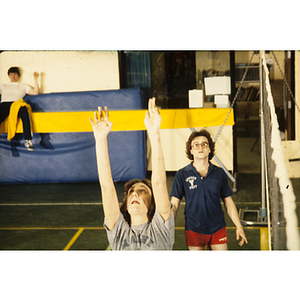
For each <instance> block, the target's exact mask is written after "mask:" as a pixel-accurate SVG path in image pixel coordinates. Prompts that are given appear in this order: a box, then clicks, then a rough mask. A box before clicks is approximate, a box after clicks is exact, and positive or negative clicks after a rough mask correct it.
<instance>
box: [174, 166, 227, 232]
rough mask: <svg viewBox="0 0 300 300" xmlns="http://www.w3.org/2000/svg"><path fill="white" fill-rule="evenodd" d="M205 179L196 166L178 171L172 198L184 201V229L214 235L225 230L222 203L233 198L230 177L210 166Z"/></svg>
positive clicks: (220, 169) (217, 168)
mask: <svg viewBox="0 0 300 300" xmlns="http://www.w3.org/2000/svg"><path fill="white" fill-rule="evenodd" d="M209 164H210V165H209V168H208V172H207V175H206V177H204V178H202V177H201V175H200V174H199V173H198V172H197V170H196V168H195V167H194V166H193V162H192V163H190V164H189V165H187V166H186V167H184V168H182V169H180V170H178V171H177V173H176V175H175V178H174V182H173V185H172V189H171V193H170V196H171V197H176V198H178V199H180V200H181V199H182V198H183V197H185V202H186V206H185V211H184V214H185V229H186V230H191V231H195V232H198V233H203V234H213V233H215V232H217V231H218V230H220V229H221V228H223V227H225V226H226V223H225V218H224V212H223V210H222V206H221V199H224V198H226V197H229V196H231V195H232V191H231V189H230V187H229V185H228V179H227V176H226V174H225V172H224V170H223V169H222V168H219V167H217V166H215V165H213V164H212V163H209Z"/></svg>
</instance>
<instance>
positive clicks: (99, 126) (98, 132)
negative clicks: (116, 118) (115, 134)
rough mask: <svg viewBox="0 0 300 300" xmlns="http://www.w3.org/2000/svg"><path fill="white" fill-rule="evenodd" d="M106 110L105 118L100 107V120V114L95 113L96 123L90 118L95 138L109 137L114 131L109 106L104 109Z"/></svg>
mask: <svg viewBox="0 0 300 300" xmlns="http://www.w3.org/2000/svg"><path fill="white" fill-rule="evenodd" d="M104 110H105V117H103V111H102V108H101V107H100V106H99V107H98V111H99V115H100V120H99V118H98V114H97V112H96V111H95V112H94V119H95V122H94V121H93V120H92V119H91V118H90V122H91V124H92V126H93V130H94V136H95V138H96V139H97V138H101V137H107V135H108V134H109V133H110V131H111V129H112V122H110V121H109V114H108V108H107V106H105V107H104Z"/></svg>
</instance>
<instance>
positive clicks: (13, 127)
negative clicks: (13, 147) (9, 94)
mask: <svg viewBox="0 0 300 300" xmlns="http://www.w3.org/2000/svg"><path fill="white" fill-rule="evenodd" d="M22 106H25V107H26V108H27V110H28V114H29V118H31V107H30V105H29V104H27V103H26V102H24V100H23V99H20V100H18V101H15V102H14V103H13V104H12V105H11V107H10V111H9V116H8V118H7V121H8V131H7V139H8V140H9V141H10V140H11V139H12V138H13V137H14V136H15V134H16V131H17V127H18V122H19V120H20V119H19V118H18V113H19V110H20V108H21V107H22Z"/></svg>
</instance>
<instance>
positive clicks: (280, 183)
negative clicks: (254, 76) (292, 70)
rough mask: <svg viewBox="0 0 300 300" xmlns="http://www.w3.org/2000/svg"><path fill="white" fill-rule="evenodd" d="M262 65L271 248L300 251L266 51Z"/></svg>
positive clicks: (264, 193) (264, 183)
mask: <svg viewBox="0 0 300 300" xmlns="http://www.w3.org/2000/svg"><path fill="white" fill-rule="evenodd" d="M260 64H261V69H260V72H261V74H260V75H261V76H260V77H261V171H262V173H261V175H262V197H263V199H262V202H263V206H264V204H265V207H266V210H265V211H266V214H267V220H268V229H269V249H270V250H285V249H287V250H300V238H299V228H298V218H297V214H296V196H295V194H294V189H293V185H292V182H291V180H290V178H289V174H288V171H287V165H286V161H285V157H284V152H283V147H282V143H281V136H280V131H279V123H278V119H277V115H276V112H275V105H274V100H273V96H272V90H271V84H270V79H269V70H268V67H267V63H266V57H265V52H264V51H261V52H260Z"/></svg>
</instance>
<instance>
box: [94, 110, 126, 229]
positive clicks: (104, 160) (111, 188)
mask: <svg viewBox="0 0 300 300" xmlns="http://www.w3.org/2000/svg"><path fill="white" fill-rule="evenodd" d="M98 109H99V114H100V121H99V119H98V115H97V112H95V113H94V118H95V122H94V121H93V120H92V119H90V121H91V124H92V126H93V130H94V137H95V142H96V157H97V167H98V175H99V182H100V187H101V193H102V202H103V210H104V215H105V219H106V224H107V227H108V229H110V230H112V229H113V228H114V226H115V224H116V222H117V220H118V218H119V215H120V208H119V202H118V196H117V192H116V189H115V185H114V182H113V179H112V175H111V168H110V162H109V155H108V146H107V136H108V134H109V132H110V131H111V129H112V123H111V122H109V116H108V109H107V107H105V119H104V118H103V114H102V108H101V107H99V108H98Z"/></svg>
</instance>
